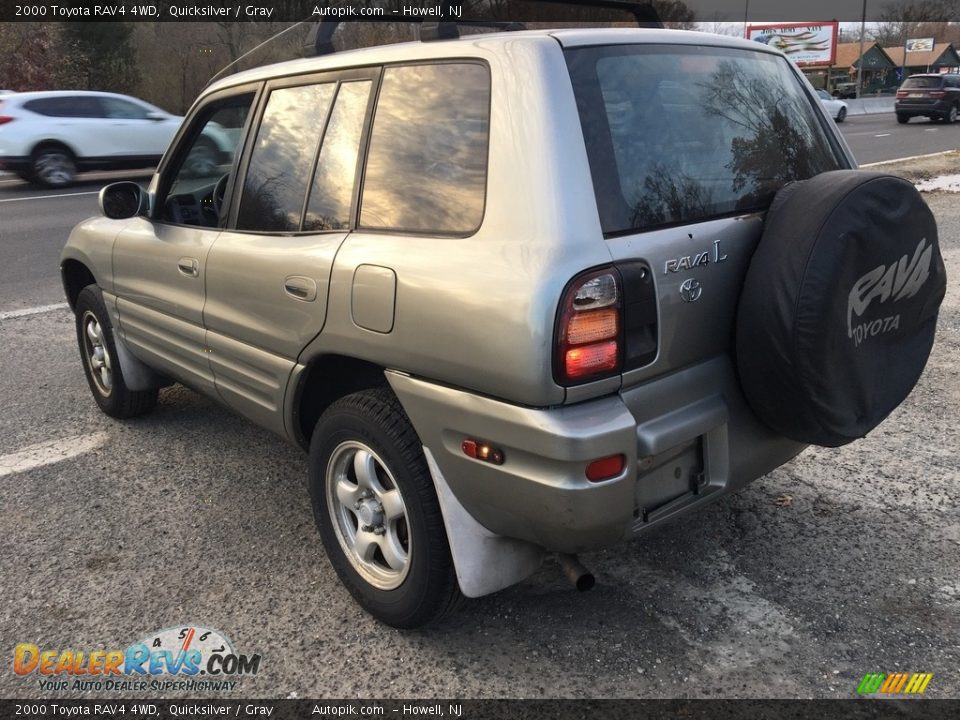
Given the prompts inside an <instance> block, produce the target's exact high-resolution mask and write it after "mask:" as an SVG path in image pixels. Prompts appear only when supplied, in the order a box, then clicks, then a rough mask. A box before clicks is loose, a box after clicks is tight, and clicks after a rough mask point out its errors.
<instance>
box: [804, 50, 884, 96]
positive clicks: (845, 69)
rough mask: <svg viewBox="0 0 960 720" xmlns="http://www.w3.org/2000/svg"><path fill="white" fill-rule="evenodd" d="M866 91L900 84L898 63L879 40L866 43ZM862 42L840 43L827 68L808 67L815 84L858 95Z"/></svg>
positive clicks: (848, 94) (864, 81)
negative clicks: (831, 63) (831, 62)
mask: <svg viewBox="0 0 960 720" xmlns="http://www.w3.org/2000/svg"><path fill="white" fill-rule="evenodd" d="M862 67H863V94H864V95H873V94H875V93H878V92H884V91H893V90H894V89H896V87H897V76H896V69H897V65H896V63H895V62H894V61H893V59H892V58H891V57H890V56H889V55H888V54H887V53H886V52H885V50H884V48H882V47H880V45H878V44H877V43H864V46H863V62H862ZM860 68H861V59H860V43H859V42H850V43H837V54H836V59H835V61H834V63H833V65H831V66H830V67H828V68H811V69H809V70H805V71H804V72H806V74H807V77H808V78H809V79H810V82H811V83H812V84H813V86H814V87H817V88H822V89H824V90H826V91H827V92H829V93H830V94H832V95H837V96H839V97H855V96H856V91H857V73H858V72H860Z"/></svg>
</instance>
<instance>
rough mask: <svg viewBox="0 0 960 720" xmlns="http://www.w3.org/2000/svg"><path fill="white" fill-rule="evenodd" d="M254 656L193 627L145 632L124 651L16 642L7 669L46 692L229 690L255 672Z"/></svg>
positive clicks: (257, 668) (257, 667)
mask: <svg viewBox="0 0 960 720" xmlns="http://www.w3.org/2000/svg"><path fill="white" fill-rule="evenodd" d="M260 659H261V656H260V655H259V654H252V655H245V654H241V653H238V652H236V651H235V650H234V647H233V643H231V642H230V640H229V639H228V638H227V637H226V636H225V635H224V634H223V633H221V632H219V631H217V630H212V629H210V628H204V627H200V626H197V625H187V626H181V627H176V628H168V629H166V630H160V631H158V632H155V633H151V634H149V635H147V636H146V637H144V638H143V639H142V640H139V641H138V642H135V643H133V644H132V645H130V646H129V647H127V648H126V649H125V650H120V649H116V650H91V651H84V650H74V649H63V650H61V649H52V648H40V647H39V646H38V645H34V644H32V643H19V644H17V646H16V647H15V648H14V651H13V671H14V672H15V673H16V674H17V675H20V676H23V677H29V676H36V677H37V679H38V681H39V683H40V689H41V690H46V691H68V690H69V691H81V692H84V691H114V692H130V691H142V692H165V691H174V690H186V691H204V690H217V691H223V690H233V689H234V688H235V687H236V685H237V682H238V680H237V679H236V678H240V677H243V676H249V675H256V674H257V673H258V672H259V671H260Z"/></svg>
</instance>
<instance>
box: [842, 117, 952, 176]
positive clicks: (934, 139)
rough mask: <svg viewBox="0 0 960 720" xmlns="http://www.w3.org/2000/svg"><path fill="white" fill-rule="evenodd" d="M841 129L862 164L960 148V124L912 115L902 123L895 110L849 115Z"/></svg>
mask: <svg viewBox="0 0 960 720" xmlns="http://www.w3.org/2000/svg"><path fill="white" fill-rule="evenodd" d="M840 130H841V131H842V132H843V136H844V137H845V138H846V140H847V144H848V145H849V146H850V149H851V150H853V154H854V157H856V158H857V162H858V163H859V164H861V165H865V164H867V163H875V162H881V161H886V160H893V159H896V158H902V157H912V156H916V155H926V154H928V153H935V152H941V151H943V150H955V149H957V148H960V123H952V124H949V125H948V124H945V123H940V122H931V121H930V120H928V119H927V118H912V119H911V120H910V122H908V123H907V124H906V125H900V124H899V123H898V122H897V119H896V116H895V115H894V114H893V113H892V112H891V113H880V114H877V115H858V116H856V117H848V118H847V119H846V120H844V121H843V123H841V124H840Z"/></svg>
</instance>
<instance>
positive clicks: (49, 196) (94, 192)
mask: <svg viewBox="0 0 960 720" xmlns="http://www.w3.org/2000/svg"><path fill="white" fill-rule="evenodd" d="M98 192H100V191H99V190H91V191H90V192H82V193H63V194H61V195H31V196H30V197H22V198H5V199H3V200H0V203H5V202H23V201H24V200H46V199H47V198H62V197H75V196H77V195H96V194H97V193H98Z"/></svg>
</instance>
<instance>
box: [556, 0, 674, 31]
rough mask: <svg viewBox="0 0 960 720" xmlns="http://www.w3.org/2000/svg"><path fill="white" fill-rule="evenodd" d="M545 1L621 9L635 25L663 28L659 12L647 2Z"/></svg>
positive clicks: (608, 0)
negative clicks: (632, 19)
mask: <svg viewBox="0 0 960 720" xmlns="http://www.w3.org/2000/svg"><path fill="white" fill-rule="evenodd" d="M546 2H550V3H555V4H558V5H579V6H581V7H599V8H604V9H608V10H623V11H624V12H628V13H630V14H631V15H633V17H634V18H635V19H636V21H637V27H642V28H663V21H662V20H661V19H660V13H658V12H657V9H656V8H655V7H654V6H653V3H652V2H650V1H649V0H648V2H644V3H640V2H632V0H546Z"/></svg>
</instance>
